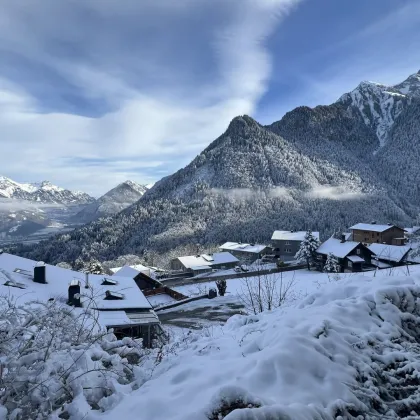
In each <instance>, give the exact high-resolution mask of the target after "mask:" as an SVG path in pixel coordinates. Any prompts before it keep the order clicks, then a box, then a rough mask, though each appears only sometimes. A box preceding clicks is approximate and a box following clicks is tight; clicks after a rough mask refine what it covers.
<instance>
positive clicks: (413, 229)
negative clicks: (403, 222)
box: [404, 226, 420, 236]
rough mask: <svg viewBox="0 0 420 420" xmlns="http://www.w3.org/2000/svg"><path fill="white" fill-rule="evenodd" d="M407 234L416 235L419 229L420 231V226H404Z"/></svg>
mask: <svg viewBox="0 0 420 420" xmlns="http://www.w3.org/2000/svg"><path fill="white" fill-rule="evenodd" d="M404 230H405V233H406V235H408V236H409V235H414V234H416V233H417V232H418V231H420V226H413V227H407V228H404Z"/></svg>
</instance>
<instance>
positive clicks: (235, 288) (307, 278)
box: [172, 265, 420, 297]
mask: <svg viewBox="0 0 420 420" xmlns="http://www.w3.org/2000/svg"><path fill="white" fill-rule="evenodd" d="M413 273H420V265H413V266H409V267H408V271H407V267H396V268H392V269H387V270H378V271H366V272H364V273H342V274H334V275H331V274H327V273H320V272H319V271H308V270H296V271H286V272H284V273H276V274H272V275H269V276H268V277H275V278H276V279H277V280H278V281H283V283H288V282H293V284H294V285H293V294H294V295H295V296H296V297H299V296H300V297H303V296H306V295H308V294H310V293H312V292H315V291H317V290H318V289H320V288H321V287H323V286H324V285H326V284H329V283H331V282H335V281H337V280H338V281H341V280H347V279H352V278H355V277H360V276H364V277H369V278H370V277H376V276H378V277H390V276H393V277H394V276H399V275H402V276H406V275H409V274H413ZM257 279H258V278H257V277H248V278H246V280H247V281H256V280H257ZM244 282H245V279H240V278H238V279H230V280H227V293H226V294H227V295H234V296H238V295H240V294H242V293H243V291H244ZM211 288H216V283H215V282H213V281H212V282H206V283H196V284H188V285H184V286H174V287H172V289H174V290H176V291H178V292H180V293H182V294H184V295H186V296H194V295H199V294H203V292H205V291H208V290H209V289H211Z"/></svg>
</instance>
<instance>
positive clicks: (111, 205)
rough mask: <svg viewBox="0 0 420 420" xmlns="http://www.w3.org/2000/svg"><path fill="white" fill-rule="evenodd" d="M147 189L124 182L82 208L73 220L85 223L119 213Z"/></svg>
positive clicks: (143, 186)
mask: <svg viewBox="0 0 420 420" xmlns="http://www.w3.org/2000/svg"><path fill="white" fill-rule="evenodd" d="M147 189H148V187H147V186H145V185H140V184H137V183H136V182H133V181H125V182H123V183H121V184H119V185H117V186H116V187H115V188H113V189H112V190H110V191H108V192H107V193H106V194H104V195H103V196H102V197H100V198H98V199H97V200H96V201H94V202H93V203H90V204H89V205H87V206H86V207H84V208H83V209H82V210H81V211H80V212H79V213H77V214H76V215H75V216H74V217H73V220H75V221H78V222H84V223H86V222H90V221H92V220H95V219H99V218H100V217H104V216H109V215H112V214H115V213H119V212H120V211H121V210H124V209H125V208H127V207H128V206H130V205H131V204H133V203H135V202H136V201H138V200H139V199H140V197H141V196H142V195H143V194H144V193H145V192H146V191H147Z"/></svg>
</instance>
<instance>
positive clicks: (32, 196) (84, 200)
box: [0, 176, 95, 242]
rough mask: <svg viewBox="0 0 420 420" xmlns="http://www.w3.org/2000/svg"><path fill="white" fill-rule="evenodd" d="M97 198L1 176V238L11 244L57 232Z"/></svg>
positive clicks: (51, 185) (46, 182)
mask: <svg viewBox="0 0 420 420" xmlns="http://www.w3.org/2000/svg"><path fill="white" fill-rule="evenodd" d="M92 202H95V199H94V198H93V197H91V196H90V195H88V194H86V193H83V192H79V191H70V190H66V189H64V188H61V187H58V186H56V185H53V184H51V182H49V181H43V182H40V183H19V182H16V181H13V180H12V179H10V178H7V177H4V176H0V238H3V239H2V240H3V241H6V242H10V241H14V240H17V239H18V238H24V237H27V236H28V235H31V234H35V233H36V232H40V231H44V230H45V228H47V227H49V229H47V231H48V232H50V234H51V233H56V232H57V230H59V229H60V228H63V227H64V224H67V221H68V220H69V218H70V217H71V216H72V215H73V214H74V213H75V212H78V211H80V209H81V208H82V207H84V206H86V205H88V204H90V203H92Z"/></svg>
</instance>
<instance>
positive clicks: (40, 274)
mask: <svg viewBox="0 0 420 420" xmlns="http://www.w3.org/2000/svg"><path fill="white" fill-rule="evenodd" d="M0 290H3V293H1V294H2V295H10V296H13V298H14V299H16V300H17V301H18V302H19V303H25V302H33V301H43V302H47V301H55V302H56V303H58V304H60V305H63V306H65V307H67V306H71V307H72V308H73V309H74V310H76V311H81V312H82V311H83V310H84V309H89V310H91V311H94V313H95V314H96V315H95V317H96V318H97V321H98V326H99V327H101V328H103V329H105V330H109V329H113V330H114V334H115V335H116V336H117V337H118V338H122V337H124V336H130V337H133V338H142V339H143V344H144V346H146V347H149V346H151V345H152V341H153V339H159V338H162V337H163V330H162V328H161V325H160V322H159V318H158V317H157V315H156V313H155V312H154V311H153V309H152V307H151V305H150V303H149V301H148V300H147V298H146V297H145V296H144V294H143V292H142V291H141V290H140V289H139V287H137V285H136V283H135V282H134V281H133V279H132V278H130V277H122V276H112V277H111V276H104V275H99V274H85V273H80V272H77V271H72V270H68V269H65V268H61V267H57V266H53V265H49V264H44V263H42V262H37V261H33V260H30V259H27V258H22V257H18V256H16V255H12V254H7V253H0Z"/></svg>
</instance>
